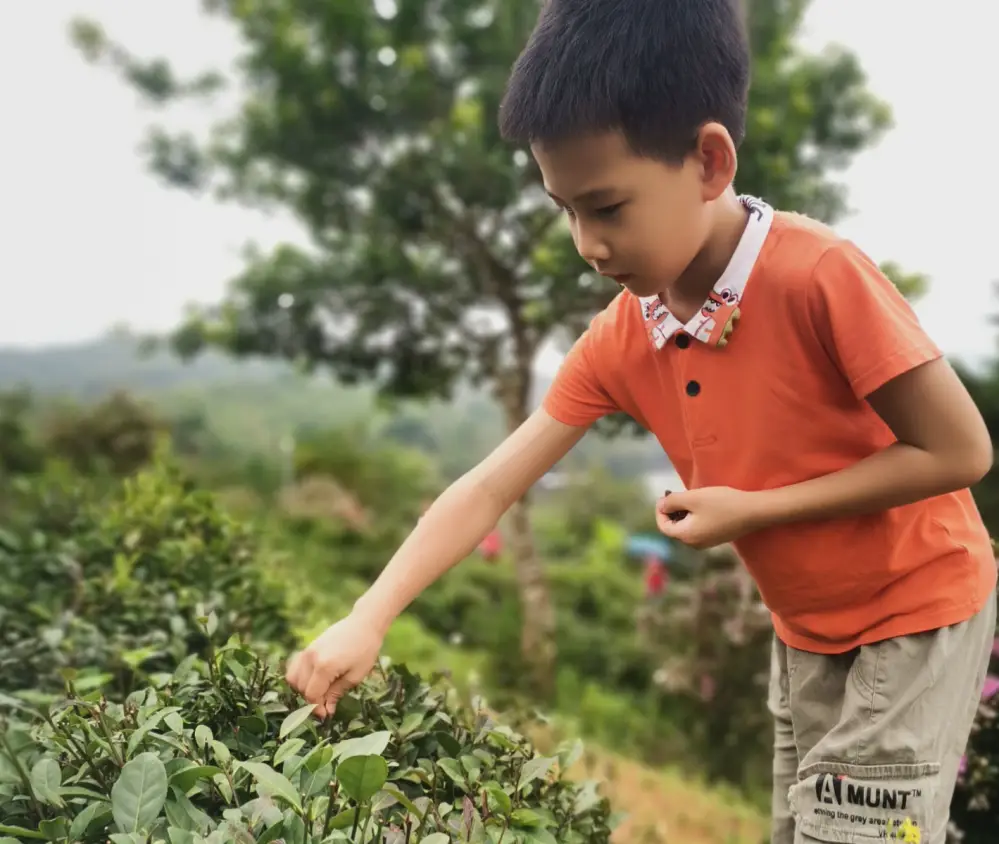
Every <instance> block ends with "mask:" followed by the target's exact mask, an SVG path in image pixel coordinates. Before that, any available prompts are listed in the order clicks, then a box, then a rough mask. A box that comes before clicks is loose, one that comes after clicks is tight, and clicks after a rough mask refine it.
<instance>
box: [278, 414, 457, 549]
mask: <svg viewBox="0 0 999 844" xmlns="http://www.w3.org/2000/svg"><path fill="white" fill-rule="evenodd" d="M372 434H373V432H372V431H371V430H370V428H366V427H364V426H362V425H355V426H352V427H350V428H340V429H336V430H327V431H325V432H323V433H314V434H312V435H310V436H307V437H304V438H303V439H302V440H301V441H300V442H299V443H298V447H297V449H296V453H295V473H296V475H297V476H298V477H300V478H306V477H308V476H310V475H325V476H329V477H331V478H333V479H334V480H336V481H337V482H338V483H340V484H342V485H343V486H344V487H345V488H346V489H348V490H350V492H351V493H352V494H354V495H356V496H357V498H358V499H359V500H360V502H361V504H362V505H363V506H365V507H370V508H374V509H376V510H377V511H378V512H379V514H381V515H383V516H385V517H386V518H387V520H388V518H389V517H399V518H402V519H404V520H405V521H406V522H408V524H407V525H406V527H407V529H408V528H409V527H411V525H412V523H414V522H415V521H416V519H417V518H418V517H419V515H420V505H421V503H422V502H423V501H425V500H428V499H429V500H432V499H433V497H434V496H435V495H436V493H437V492H438V491H439V490H440V488H441V486H442V484H441V481H440V479H439V478H438V477H437V473H436V467H435V466H434V464H433V463H432V462H431V461H430V460H429V459H428V458H427V457H426V456H425V455H424V454H421V453H420V452H419V451H416V450H415V449H412V448H406V447H404V446H400V445H396V444H394V443H392V442H390V441H387V440H385V439H384V438H378V437H377V436H376V435H375V436H373V435H372Z"/></svg>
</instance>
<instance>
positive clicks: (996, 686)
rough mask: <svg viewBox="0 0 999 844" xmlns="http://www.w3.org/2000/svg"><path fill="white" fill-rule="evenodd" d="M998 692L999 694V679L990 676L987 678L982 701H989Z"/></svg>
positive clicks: (992, 675)
mask: <svg viewBox="0 0 999 844" xmlns="http://www.w3.org/2000/svg"><path fill="white" fill-rule="evenodd" d="M996 692H999V677H996V676H995V675H994V674H989V675H988V676H987V677H986V678H985V688H983V689H982V699H983V700H988V699H989V698H991V697H992V696H993V695H995V693H996Z"/></svg>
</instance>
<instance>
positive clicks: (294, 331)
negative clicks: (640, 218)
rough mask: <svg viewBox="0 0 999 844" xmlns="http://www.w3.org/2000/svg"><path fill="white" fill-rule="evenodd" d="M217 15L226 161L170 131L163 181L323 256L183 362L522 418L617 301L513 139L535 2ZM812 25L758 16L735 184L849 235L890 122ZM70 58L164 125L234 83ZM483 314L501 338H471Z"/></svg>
mask: <svg viewBox="0 0 999 844" xmlns="http://www.w3.org/2000/svg"><path fill="white" fill-rule="evenodd" d="M205 6H206V9H207V10H209V11H210V12H211V13H212V14H214V15H216V16H218V17H219V18H221V19H222V20H224V21H226V22H227V23H229V24H230V25H231V26H232V27H233V28H234V29H235V30H236V32H237V33H238V34H239V36H240V40H241V44H242V56H241V61H240V62H239V63H238V64H237V67H238V69H239V70H238V76H237V78H235V79H232V80H230V81H231V82H234V83H237V85H233V86H232V87H233V88H237V87H238V89H239V90H241V91H245V92H246V94H245V96H244V97H243V99H242V101H241V103H240V106H239V109H238V111H237V114H236V115H235V116H234V119H228V118H225V119H223V120H222V121H221V122H220V123H219V125H218V127H217V131H215V132H214V133H213V136H212V140H211V142H210V143H206V144H202V143H200V142H199V141H198V140H197V139H195V138H193V137H191V136H190V135H179V136H171V135H170V134H169V133H168V132H166V131H165V130H163V129H162V128H159V127H157V128H155V129H153V130H152V132H151V135H150V142H149V143H148V145H147V151H148V154H149V158H150V165H151V167H152V169H153V170H154V172H156V173H157V174H158V175H159V176H160V177H162V178H163V179H164V180H165V181H166V182H167V183H168V184H171V185H174V186H176V187H181V188H184V189H211V188H214V189H215V190H216V192H217V194H219V195H221V196H224V197H226V198H228V199H234V200H236V201H239V202H242V203H245V204H249V205H261V206H273V207H280V208H284V209H285V210H288V211H290V212H291V213H292V214H293V215H294V216H295V217H296V218H297V219H298V220H299V221H300V222H301V224H302V225H303V227H304V229H305V230H306V232H307V233H308V235H309V236H310V239H311V247H312V248H309V249H307V250H306V249H301V248H298V247H294V246H291V245H282V246H279V247H278V248H276V249H275V250H274V251H273V252H272V253H271V254H268V255H262V254H259V253H253V252H251V253H249V254H248V263H247V267H246V269H245V271H244V272H243V273H242V274H241V276H240V277H239V278H238V279H236V280H235V281H234V283H233V286H232V288H231V295H230V296H229V297H228V299H227V301H226V302H225V303H224V305H223V306H221V307H220V308H218V309H209V310H208V311H204V312H202V313H200V314H198V315H196V316H195V317H194V318H193V319H192V320H191V321H190V323H189V324H188V325H186V326H184V327H183V328H182V329H181V330H180V331H178V333H177V335H176V337H175V341H176V344H177V346H178V348H180V349H181V350H182V351H184V352H186V353H193V352H196V351H198V350H200V349H201V348H202V347H203V346H204V345H205V344H206V343H207V344H209V345H218V346H221V347H222V348H224V349H226V350H227V351H229V352H231V353H233V354H236V355H262V356H265V357H271V358H285V359H288V360H293V361H297V362H301V363H303V364H304V365H306V366H316V365H321V366H327V367H329V368H331V369H332V370H333V371H336V372H337V373H339V374H340V375H341V376H342V377H343V378H344V379H345V380H347V381H350V382H353V381H358V380H363V381H371V382H376V383H378V384H379V385H380V387H381V388H382V389H383V390H385V391H386V392H390V393H394V394H398V395H438V396H440V395H444V396H446V395H448V394H449V393H450V391H451V389H452V388H453V386H454V385H455V383H456V382H457V380H459V379H460V378H462V377H469V378H471V379H473V380H482V381H484V382H487V383H489V384H490V385H492V386H493V387H494V388H495V391H496V394H497V395H499V396H502V397H503V398H504V401H505V402H508V403H509V405H510V406H511V407H512V408H516V409H517V410H519V411H521V412H522V411H523V409H524V408H525V406H526V403H527V400H528V397H529V396H530V394H531V389H530V387H531V384H530V381H531V378H532V373H531V371H530V366H531V364H532V362H533V360H534V358H535V355H536V353H537V351H538V350H539V348H540V347H541V344H542V343H543V342H545V341H546V340H547V339H549V338H550V337H554V336H557V335H561V336H562V337H563V339H564V338H565V337H566V336H569V337H571V336H575V335H577V334H578V333H579V331H580V330H581V328H582V327H583V326H584V325H585V323H586V322H587V320H588V319H589V318H590V316H591V315H592V314H593V313H594V311H595V310H597V309H599V308H600V307H601V306H602V305H603V304H604V303H606V302H607V301H608V300H609V298H610V297H611V296H613V295H614V294H615V293H616V289H615V287H614V285H612V284H610V283H609V282H606V281H605V280H602V279H600V278H598V277H596V276H595V275H594V274H593V273H592V272H590V271H589V268H588V267H587V266H586V264H585V263H584V262H583V261H582V260H581V259H580V258H579V257H578V255H576V253H575V250H574V248H573V245H572V242H571V238H570V235H569V232H568V229H567V227H566V226H565V225H564V224H563V223H562V222H561V221H560V220H559V217H558V214H557V212H556V210H555V209H554V208H553V207H552V206H551V204H550V202H549V201H548V199H547V198H546V197H545V195H544V192H543V191H542V189H541V188H542V186H541V183H540V176H539V173H538V172H537V170H536V168H534V167H533V166H531V165H530V159H529V156H527V155H526V154H525V153H524V151H516V152H515V151H513V150H511V149H509V148H508V147H507V146H506V145H505V144H504V143H503V142H502V141H501V139H500V138H499V134H498V129H497V126H496V120H495V115H496V113H497V110H498V105H499V102H500V99H501V96H502V93H503V89H504V85H505V81H506V76H507V73H508V70H509V68H510V66H511V65H512V63H513V61H514V60H515V58H516V57H517V55H518V54H519V52H520V51H521V49H522V48H523V46H524V44H525V42H526V39H527V36H528V34H529V32H530V30H531V29H532V27H533V26H534V24H535V21H536V19H537V12H538V5H537V3H536V2H535V0H507V2H503V3H497V4H487V5H483V4H481V3H480V2H478V0H444V2H430V0H415V1H414V2H408V3H406V4H402V5H397V4H377V3H371V2H370V0H345V1H344V2H341V3H336V4H315V3H311V2H307V0H275V1H274V2H229V1H228V0H213V2H208V3H206V4H205ZM806 7H807V3H806V2H803V0H795V2H792V3H790V4H789V3H787V2H777V0H766V2H755V3H752V4H750V5H749V6H748V9H749V16H750V24H751V33H752V42H753V52H754V57H755V66H754V70H753V76H754V81H755V84H754V88H753V91H752V94H751V102H750V122H751V125H750V127H749V132H748V139H747V141H746V143H745V145H744V146H743V148H742V151H741V153H740V164H739V183H740V190H743V191H746V192H750V193H758V194H760V195H762V196H765V197H767V198H768V199H769V200H770V201H772V202H774V203H775V204H776V205H778V206H780V207H782V208H786V209H788V210H798V211H803V212H806V213H811V214H813V215H815V216H818V217H819V218H822V219H829V220H831V219H834V218H835V217H837V216H838V215H840V214H841V213H842V211H843V210H844V201H843V196H842V190H841V188H840V187H839V186H836V185H834V184H832V183H830V182H829V181H828V174H829V173H830V171H834V170H838V169H841V168H842V167H843V166H844V165H845V164H846V163H847V162H848V161H849V159H850V158H851V157H852V156H853V155H854V154H856V153H857V152H859V151H860V150H863V149H864V148H865V147H867V146H869V145H870V144H871V143H873V142H875V141H876V140H877V139H878V138H879V137H880V135H881V133H882V132H883V131H884V130H885V129H886V128H887V126H888V124H889V122H890V117H889V112H888V108H887V106H885V105H884V104H883V103H881V102H879V101H878V100H877V99H876V98H875V97H873V96H872V95H871V94H870V93H869V92H868V91H867V90H866V87H865V79H864V75H863V72H862V71H861V69H860V67H859V65H858V63H857V61H856V59H855V58H854V57H853V56H851V55H849V54H847V53H844V52H842V51H840V52H832V53H830V54H828V55H823V56H811V55H806V54H804V53H803V52H802V51H801V50H800V48H799V47H798V46H797V44H796V43H795V34H796V32H797V29H798V27H799V26H800V24H801V20H802V17H803V15H804V11H805V8H806ZM74 37H75V39H76V42H77V44H78V46H79V47H80V48H81V50H82V52H83V54H84V56H85V57H86V58H87V59H88V60H90V61H98V62H103V63H105V64H107V65H109V66H111V67H112V68H114V69H115V70H116V71H117V72H119V74H120V75H121V76H122V78H123V79H124V80H125V81H127V83H129V84H130V85H131V86H132V87H134V88H136V89H138V90H139V91H140V92H141V93H142V94H144V95H145V96H146V98H147V100H148V101H149V102H151V103H154V104H164V103H167V102H170V101H173V100H177V99H179V98H182V97H185V96H191V95H201V94H203V93H204V92H206V91H208V92H211V91H214V90H215V89H216V87H217V84H216V83H218V81H219V79H218V77H217V76H216V75H213V74H209V75H208V76H205V75H200V76H198V77H196V78H194V79H192V80H183V79H180V78H179V77H178V75H177V73H176V72H175V71H174V70H173V69H172V68H171V65H170V63H169V62H168V61H165V60H163V59H154V60H144V59H142V58H139V57H136V56H135V55H133V54H132V53H130V52H129V51H128V49H127V48H126V47H124V46H122V45H120V44H116V43H114V42H113V41H112V40H111V39H109V38H108V37H107V35H106V34H105V33H104V32H103V31H102V30H101V29H100V27H99V25H97V24H94V23H77V24H76V25H75V27H74ZM485 312H489V313H491V314H492V315H493V316H494V317H496V318H495V319H493V320H491V321H490V320H479V319H477V318H475V317H476V316H477V315H479V314H482V313H485ZM515 415H516V414H512V415H511V420H510V421H511V422H512V421H513V417H514V416H515Z"/></svg>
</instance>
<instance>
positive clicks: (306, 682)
mask: <svg viewBox="0 0 999 844" xmlns="http://www.w3.org/2000/svg"><path fill="white" fill-rule="evenodd" d="M586 430H587V426H572V425H565V424H563V423H561V422H559V421H557V420H556V419H554V418H552V417H551V416H550V415H548V413H546V412H545V411H544V410H543V409H538V410H537V411H535V412H534V413H533V414H532V415H531V416H530V417H529V418H528V419H527V420H526V421H525V422H524V424H523V425H521V426H520V427H519V428H518V429H517V430H516V431H514V433H512V434H511V435H510V436H509V437H507V439H506V440H504V441H503V442H502V443H501V444H500V445H499V446H497V448H496V449H495V450H494V451H493V452H492V453H491V454H490V455H489V456H488V457H486V458H485V459H484V460H483V461H482V462H481V463H479V465H478V466H476V467H475V468H474V469H472V470H470V471H469V472H468V473H466V474H465V475H463V476H462V477H461V478H459V479H458V480H457V481H455V482H454V483H453V484H451V486H450V487H448V488H447V489H446V490H445V491H444V492H443V493H442V494H441V496H440V497H439V498H438V499H437V500H436V501H435V502H434V504H433V505H432V506H431V507H430V508H429V509H428V510H427V512H426V513H425V514H424V516H423V518H422V519H421V520H420V521H419V523H418V524H417V525H416V527H415V528H414V530H413V532H412V533H411V534H410V535H409V537H408V538H407V539H406V541H405V542H404V543H403V544H402V545H401V546H400V548H399V550H398V551H397V552H396V553H395V555H394V556H393V557H392V559H391V560H390V561H389V563H388V565H387V566H386V567H385V569H384V570H383V571H382V573H381V574H380V575H379V577H378V579H377V580H376V581H375V582H374V583H373V584H372V585H371V587H370V588H369V589H368V591H367V592H366V593H365V594H364V595H363V596H362V597H361V598H360V599H359V600H358V601H357V603H356V604H355V605H354V610H353V612H352V613H351V614H350V615H349V616H347V618H345V619H343V620H341V621H339V622H337V623H336V624H334V625H333V626H332V627H330V628H328V629H327V630H326V631H325V632H324V633H323V634H321V635H320V636H319V637H318V638H317V639H316V640H315V641H314V642H312V644H310V645H309V646H308V647H307V648H306V649H305V650H304V651H302V652H301V653H298V654H296V655H294V656H293V657H292V659H291V661H290V663H289V666H288V671H287V679H288V682H289V684H290V685H291V686H292V687H293V688H295V689H296V690H298V691H299V692H300V693H301V694H302V695H303V696H304V697H305V699H306V700H307V701H309V702H310V703H313V704H317V711H318V712H319V714H330V713H332V712H333V709H334V708H335V706H336V702H337V700H339V698H340V697H342V696H343V694H344V693H345V692H346V691H347V690H348V689H350V688H352V687H353V686H355V685H357V684H358V683H359V682H361V680H363V679H364V677H365V676H366V675H367V674H368V672H369V671H370V670H371V668H372V667H373V666H374V663H375V660H376V659H377V658H378V652H379V650H380V649H381V645H382V640H383V638H384V636H385V633H386V631H387V630H388V628H389V626H390V625H391V623H392V621H393V620H394V619H395V618H396V617H397V616H398V615H399V614H400V613H401V612H402V611H403V610H404V609H405V608H406V607H407V606H408V605H409V604H410V603H411V602H412V601H413V600H414V599H415V598H416V597H417V596H418V595H419V594H420V593H421V592H422V591H423V590H424V589H425V588H426V587H427V586H429V585H430V584H432V583H433V582H434V581H436V580H437V579H438V578H439V577H441V575H443V574H444V573H445V572H446V571H447V570H448V569H450V568H451V567H452V566H454V565H456V564H457V563H458V562H460V561H461V560H463V559H464V558H465V557H467V556H468V555H469V554H470V553H471V552H472V551H474V550H475V548H476V547H477V546H478V544H479V543H480V542H481V541H482V539H483V537H485V535H486V534H487V533H488V532H489V531H490V530H492V528H493V527H494V526H495V524H496V523H497V522H498V521H499V519H500V517H501V516H502V515H503V514H504V513H505V512H506V510H507V509H508V508H509V507H510V506H511V505H512V504H513V503H514V502H515V501H517V500H518V499H520V498H521V497H522V496H523V495H524V494H525V493H526V492H527V490H528V489H529V488H530V487H531V486H532V485H533V484H534V483H535V481H537V480H538V479H539V478H540V477H541V476H542V475H544V474H545V473H546V472H547V471H548V470H549V469H551V468H552V467H553V466H554V465H555V464H556V463H557V462H558V461H559V460H561V459H562V457H564V456H565V454H566V452H568V451H569V449H571V448H572V447H573V446H574V445H575V444H576V443H577V442H579V440H580V439H581V438H582V437H583V435H584V434H585V433H586Z"/></svg>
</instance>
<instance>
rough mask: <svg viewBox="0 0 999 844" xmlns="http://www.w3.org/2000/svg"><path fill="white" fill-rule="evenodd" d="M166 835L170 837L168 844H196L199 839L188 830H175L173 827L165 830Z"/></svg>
mask: <svg viewBox="0 0 999 844" xmlns="http://www.w3.org/2000/svg"><path fill="white" fill-rule="evenodd" d="M167 835H169V836H170V844H197V842H198V839H199V838H200V837H201V836H198V837H197V838H196V837H195V835H194V833H193V832H191V831H190V830H189V829H177V828H176V827H173V826H172V827H170V828H169V829H167Z"/></svg>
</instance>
